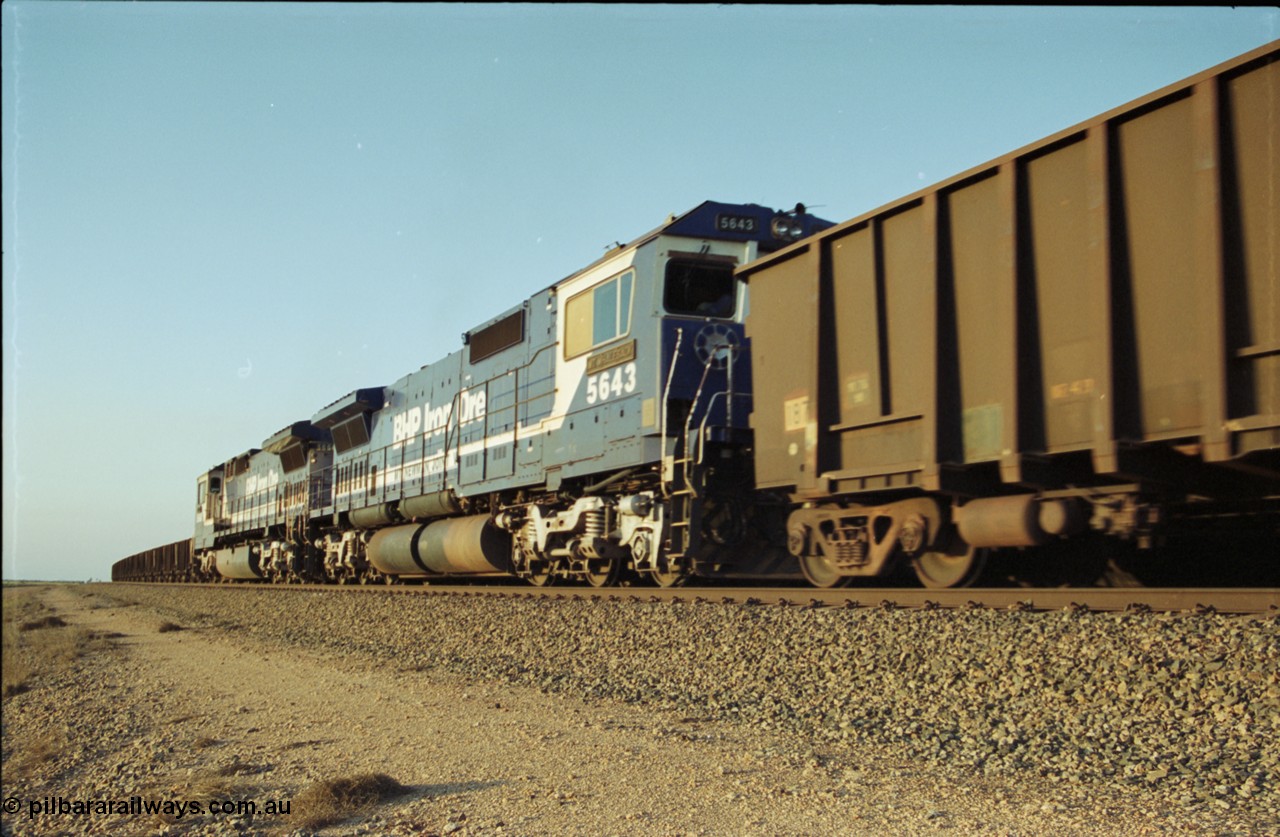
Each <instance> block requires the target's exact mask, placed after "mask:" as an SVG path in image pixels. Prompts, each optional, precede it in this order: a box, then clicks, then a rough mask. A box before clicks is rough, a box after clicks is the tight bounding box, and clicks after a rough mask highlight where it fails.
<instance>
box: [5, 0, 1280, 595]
mask: <svg viewBox="0 0 1280 837" xmlns="http://www.w3.org/2000/svg"><path fill="white" fill-rule="evenodd" d="M0 11H2V15H3V18H2V24H3V30H2V34H3V114H2V118H3V218H4V227H3V236H4V242H3V243H4V265H3V269H4V300H3V301H4V321H3V332H4V530H3V570H4V577H5V578H52V579H84V578H89V577H98V578H102V577H105V576H107V575H108V573H109V568H110V565H111V563H112V562H113V561H115V560H117V559H119V558H121V557H123V556H125V555H127V554H130V553H133V552H137V551H140V550H143V549H146V548H149V547H151V546H156V545H159V544H162V543H168V542H170V541H174V540H177V539H179V538H183V537H189V536H190V533H191V525H190V524H191V522H192V520H193V517H194V502H195V499H194V498H195V478H196V475H197V474H198V473H200V472H201V471H203V470H206V469H207V468H208V467H210V466H212V465H214V464H216V463H219V462H222V461H224V460H225V459H227V458H229V457H230V456H232V455H235V454H237V453H239V452H242V451H244V450H246V449H247V448H249V447H253V446H258V445H260V444H261V442H262V440H263V439H265V438H266V437H267V436H269V435H271V434H272V433H273V432H275V431H276V430H278V429H280V428H281V427H283V426H285V425H286V424H288V423H290V422H292V421H295V420H299V419H305V418H309V417H310V416H311V415H312V414H313V413H314V412H315V411H316V410H317V409H318V408H320V407H321V406H323V405H325V404H327V403H329V402H330V401H332V400H333V399H335V398H337V397H339V396H341V395H343V394H345V393H347V392H349V391H350V390H352V389H354V388H356V387H361V386H373V385H381V384H385V383H390V382H391V381H394V380H395V379H397V378H399V377H400V376H402V375H404V374H406V373H407V372H410V371H412V370H416V369H417V368H418V367H419V366H421V365H423V364H425V363H429V362H432V361H434V360H436V359H438V358H439V357H441V356H442V355H444V354H445V353H447V352H449V351H452V350H453V349H455V348H456V347H457V346H458V345H459V335H460V334H461V332H462V331H464V330H465V329H467V328H469V327H471V326H474V325H476V324H478V323H480V322H481V321H483V320H485V319H487V318H489V317H491V316H493V315H495V314H497V313H499V312H501V311H502V310H504V309H506V308H508V307H509V306H511V305H513V304H515V303H516V302H518V301H519V300H520V299H522V298H524V297H525V296H527V295H528V294H529V293H531V292H533V291H535V290H538V289H540V288H543V287H545V286H546V285H548V284H550V283H551V282H553V281H555V280H557V279H559V278H561V277H563V276H565V275H567V274H569V273H571V272H573V271H574V270H576V269H577V268H579V267H581V266H583V265H585V264H587V263H589V262H591V261H593V260H594V259H596V258H597V257H598V256H599V255H601V253H602V252H603V250H604V248H605V247H606V245H608V244H610V243H611V242H613V241H615V240H622V241H626V240H628V239H630V238H633V237H635V236H637V235H639V234H641V233H643V232H646V231H647V230H649V229H651V228H653V227H654V226H656V225H657V224H658V223H660V222H661V221H662V220H663V219H664V218H665V217H666V216H667V215H668V214H669V213H672V212H681V211H684V210H686V209H689V208H692V207H693V206H695V205H696V204H698V203H700V202H701V201H703V200H705V199H714V200H722V201H741V202H754V203H761V204H768V205H772V206H775V207H790V206H792V205H794V204H795V203H796V202H797V201H803V202H805V203H807V204H809V205H810V206H818V207H821V209H820V210H819V211H820V213H821V214H823V215H825V216H826V217H828V218H830V219H832V220H837V221H838V220H844V219H846V218H850V217H852V216H854V215H857V214H859V213H861V212H864V211H866V210H869V209H872V208H874V207H876V206H878V205H880V204H883V203H885V202H887V201H890V200H892V199H894V198H897V197H900V196H902V195H905V194H907V193H910V192H913V191H915V190H917V189H920V188H922V187H924V186H926V185H928V184H930V183H933V182H936V181H939V180H942V179H945V178H946V177H949V176H950V175H953V174H955V173H957V172H960V171H962V170H964V169H967V168H969V167H972V166H974V165H977V164H979V163H982V162H985V161H986V160H989V159H991V158H994V157H997V156H1000V155H1001V154H1004V153H1006V152H1009V151H1012V150H1014V149H1015V148H1018V147H1020V146H1022V145H1025V144H1027V143H1029V142H1033V141H1035V140H1037V139H1039V138H1041V137H1043V136H1046V135H1048V134H1050V133H1053V132H1055V131H1057V130H1059V129H1062V128H1065V127H1068V126H1069V125H1072V124H1074V123H1077V122H1080V121H1082V120H1085V119H1088V118H1090V117H1092V116H1095V115H1097V114H1099V113H1101V112H1103V111H1105V110H1108V109H1110V108H1112V107H1115V106H1117V105H1120V104H1123V103H1125V102H1127V101H1129V100H1131V99H1134V98H1137V97H1138V96H1141V95H1143V94H1146V93H1148V92H1151V91H1153V90H1155V89H1157V88H1159V87H1163V86H1165V85H1167V84H1171V83H1173V82H1176V81H1179V80H1180V79H1182V78H1185V77H1186V76H1189V75H1192V74H1194V73H1197V72H1199V71H1201V70H1204V69H1207V68H1208V67H1210V66H1212V65H1214V64H1217V63H1220V62H1222V61H1224V60H1226V59H1229V58H1232V57H1234V56H1235V55H1238V54H1240V53H1242V52H1245V51H1247V50H1249V49H1252V48H1254V47H1256V46H1259V45H1262V44H1264V43H1267V42H1269V41H1272V40H1275V39H1277V38H1280V14H1278V13H1277V12H1276V10H1274V9H1267V8H1243V9H1229V8H1203V9H1195V8H1168V9H1163V8H1134V9H1126V8H1053V9H1035V8H1005V7H999V8H974V7H892V6H888V7H886V6H868V7H857V6H850V7H840V6H816V7H803V6H785V7H781V6H779V7H769V6H730V7H718V6H643V7H639V6H636V7H629V6H615V5H610V6H575V5H548V6H526V5H515V6H505V5H501V6H468V5H458V6H442V5H426V6H414V5H401V4H392V5H382V6H377V5H374V6H368V5H334V6H326V5H292V4H291V5H279V6H276V5H271V4H260V5H259V4H210V5H202V4H187V3H184V4H172V5H170V4H165V3H143V4H123V3H75V4H72V3H65V4H63V3H59V4H52V3H40V2H23V0H9V2H6V3H4V5H3V7H2V10H0Z"/></svg>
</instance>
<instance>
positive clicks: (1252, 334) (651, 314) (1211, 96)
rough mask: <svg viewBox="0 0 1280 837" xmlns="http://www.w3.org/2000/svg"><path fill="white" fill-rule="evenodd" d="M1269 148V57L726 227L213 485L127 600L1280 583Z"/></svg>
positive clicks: (717, 208) (474, 332)
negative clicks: (897, 580) (1105, 571)
mask: <svg viewBox="0 0 1280 837" xmlns="http://www.w3.org/2000/svg"><path fill="white" fill-rule="evenodd" d="M1278 149H1280V42H1277V43H1272V44H1269V45H1267V46H1265V47H1262V48H1259V49H1257V50H1254V51H1253V52H1250V53H1247V54H1245V55H1243V56H1240V57H1239V58H1237V59H1234V60H1232V61H1229V62H1226V63H1225V64H1223V65H1220V66H1219V67H1216V68H1213V69H1211V70H1208V71H1206V72H1204V73H1201V74H1199V75H1197V76H1194V77H1192V78H1190V79H1187V80H1185V81H1183V82H1180V83H1178V84H1174V85H1171V86H1170V87H1167V88H1164V89H1162V90H1159V91H1156V92H1155V93H1152V94H1150V95H1149V96H1145V97H1143V98H1141V99H1139V100H1137V101H1135V102H1132V103H1130V104H1128V105H1125V106H1122V107H1120V108H1117V109H1115V110H1113V111H1111V112H1109V113H1106V114H1103V115H1102V116H1099V117H1097V118H1096V119H1093V120H1089V121H1088V122H1085V123H1082V124H1080V125H1077V126H1074V127H1072V128H1068V129H1066V130H1064V131H1061V132H1059V133H1057V134H1054V135H1053V136H1050V137H1047V138H1045V139H1044V140H1042V141H1040V142H1038V143H1034V144H1032V145H1030V146H1027V147H1026V148H1023V149H1021V150H1019V151H1016V152H1014V153H1012V154H1010V155H1006V156H1005V157H1002V158H999V159H997V160H995V161H992V162H991V163H988V164H985V165H983V166H979V167H976V168H974V169H971V170H969V171H967V172H964V173H962V174H960V175H957V176H956V177H953V178H950V179H949V180H947V181H944V182H943V183H940V184H937V185H935V186H932V187H930V188H928V189H925V190H922V191H921V192H917V193H915V194H913V195H909V196H907V197H904V198H903V199H901V200H898V201H894V202H893V203H891V204H889V205H887V206H884V207H881V208H879V209H877V210H874V211H872V212H869V213H866V214H864V215H861V216H859V217H857V218H854V219H851V220H849V221H846V222H844V223H841V224H839V225H836V224H832V223H831V222H828V221H825V220H823V219H821V218H818V217H815V216H814V215H813V214H811V213H809V212H808V211H806V209H805V207H804V206H803V205H797V206H796V207H795V208H794V209H793V210H790V211H785V212H783V211H774V210H770V209H766V208H764V207H762V206H758V205H754V204H724V203H714V202H707V203H704V204H702V205H700V206H698V207H696V208H694V209H693V210H691V211H689V212H687V213H685V214H683V215H680V216H672V217H670V218H668V219H667V221H666V222H665V223H664V224H662V225H661V226H659V227H658V228H657V229H655V230H653V231H652V232H650V233H648V234H646V235H644V236H641V237H640V238H638V239H636V240H634V241H632V242H631V243H630V244H627V245H625V246H623V245H619V246H617V247H615V248H614V249H612V250H611V251H609V252H608V253H606V255H605V256H604V257H602V258H601V259H599V260H597V261H596V262H595V263H593V264H591V265H590V266H588V267H587V268H585V269H583V270H581V271H579V272H577V273H575V274H573V275H571V276H569V277H567V278H565V279H563V280H561V281H559V282H556V283H555V284H553V285H551V286H550V287H547V288H546V289H544V290H542V291H541V292H539V293H537V294H534V295H533V296H531V297H529V298H528V299H527V300H525V301H523V302H521V303H520V304H519V305H517V306H515V307H514V308H511V309H509V310H507V311H505V312H503V313H502V314H500V315H498V316H497V317H495V318H493V319H492V320H490V321H488V322H485V323H482V324H481V325H479V326H477V327H476V328H474V329H471V330H470V331H468V332H466V333H465V334H464V336H463V341H462V347H461V348H460V349H459V350H458V351H457V352H454V353H453V354H450V355H449V356H447V357H445V358H443V359H441V360H439V361H438V362H435V363H432V364H430V365H427V366H424V367H422V368H421V369H420V370H418V371H417V372H413V373H411V374H409V375H406V376H405V377H403V378H401V379H400V380H398V381H396V382H394V383H392V384H389V385H384V386H369V387H363V388H360V389H357V390H355V391H353V392H351V393H350V394H348V395H346V396H344V397H343V398H340V399H338V400H337V401H334V402H333V403H331V404H329V405H328V406H326V407H324V408H323V409H321V410H319V411H318V412H317V413H315V414H314V415H313V416H311V417H310V418H309V419H307V420H303V421H298V422H295V423H293V424H291V425H289V426H288V427H286V428H284V429H282V430H281V431H279V432H278V433H276V434H275V435H273V436H271V437H270V438H268V439H266V440H265V441H264V442H263V444H262V447H261V448H254V449H251V450H248V451H246V452H244V453H243V454H241V455H239V456H237V457H235V458H233V459H231V460H228V461H227V462H224V463H222V464H220V465H218V466H216V467H214V468H211V469H210V470H209V471H208V472H206V473H204V474H202V475H201V476H200V477H199V479H198V481H197V503H196V516H195V530H194V536H193V538H192V539H191V540H190V542H189V543H187V542H180V543H179V544H174V545H170V546H168V547H161V548H158V549H157V550H149V551H148V552H146V553H140V554H139V555H135V556H130V557H129V558H126V559H124V560H123V561H120V562H117V564H116V566H115V567H114V568H113V574H112V577H113V579H118V580H160V579H171V580H184V579H188V580H195V579H212V578H222V579H240V580H253V579H266V580H271V581H286V582H287V581H301V580H325V581H334V582H338V583H351V582H356V583H367V582H370V581H388V582H394V581H400V580H406V579H424V580H429V579H433V578H458V577H486V576H507V577H511V576H514V577H519V578H523V579H527V580H528V581H529V582H531V583H533V584H538V585H543V584H549V583H552V582H554V581H557V580H561V579H564V580H578V581H583V582H586V583H588V584H591V585H594V586H606V585H612V584H615V583H617V582H618V581H619V580H620V579H621V578H622V577H623V576H624V575H625V576H628V577H639V578H641V579H647V580H649V581H651V582H653V583H656V584H658V585H662V586H671V585H678V584H681V583H683V582H684V581H686V580H687V579H689V578H692V577H703V578H759V577H770V578H774V579H795V580H800V579H805V580H807V581H808V582H809V583H811V584H814V585H818V586H824V587H827V586H836V585H842V584H846V583H849V582H850V581H851V580H855V579H859V578H862V579H869V578H880V577H884V576H886V575H888V574H891V573H894V572H898V571H902V570H904V569H905V570H907V571H914V574H915V576H916V578H918V579H919V581H920V582H921V583H923V584H925V585H926V586H934V587H951V586H959V585H964V584H968V583H971V582H972V581H973V580H974V579H975V578H976V577H977V576H978V574H979V573H980V572H981V571H982V569H983V567H984V564H985V563H986V561H987V558H988V557H990V556H995V557H997V559H998V560H1000V561H1004V562H1005V564H1006V567H1005V570H1007V571H1008V572H1009V573H1010V574H1011V575H1012V576H1014V577H1018V578H1021V579H1024V580H1025V579H1032V578H1035V577H1037V576H1038V575H1040V574H1042V573H1041V571H1043V570H1054V569H1056V568H1058V567H1059V566H1060V565H1068V564H1071V563H1072V562H1074V561H1076V560H1077V559H1079V558H1080V557H1081V556H1085V557H1086V558H1088V559H1089V560H1088V561H1085V563H1086V564H1088V563H1090V561H1092V560H1093V559H1097V558H1100V557H1106V556H1108V555H1110V554H1112V553H1111V552H1110V551H1109V549H1108V546H1109V545H1114V544H1124V545H1126V549H1127V547H1128V546H1136V547H1148V546H1153V545H1157V544H1159V543H1161V542H1163V541H1166V540H1167V539H1168V538H1169V537H1171V536H1173V535H1178V534H1179V533H1186V532H1190V533H1193V534H1195V533H1201V532H1209V533H1211V534H1210V535H1209V537H1208V538H1207V539H1202V540H1200V541H1198V543H1201V544H1205V543H1208V544H1209V545H1211V546H1212V545H1213V544H1214V543H1215V542H1216V541H1215V539H1220V538H1221V537H1224V536H1223V535H1222V534H1221V533H1223V532H1224V531H1225V532H1226V533H1227V534H1239V533H1245V534H1247V535H1248V536H1249V537H1250V538H1251V539H1252V540H1251V541H1250V543H1251V544H1253V546H1251V547H1249V549H1250V550H1251V554H1250V555H1249V558H1250V559H1251V560H1252V561H1253V562H1254V563H1253V564H1252V566H1254V567H1257V568H1258V569H1257V571H1256V572H1257V575H1256V576H1255V578H1256V580H1260V581H1263V582H1264V583H1274V578H1275V575H1276V572H1277V568H1278V567H1280V558H1278V557H1277V555H1280V550H1278V549H1276V544H1277V543H1280V527H1278V526H1277V518H1278V516H1280V303H1278V302H1277V300H1278V299H1280V258H1278V252H1277V251H1278V249H1280V242H1278V239H1280V235H1278V234H1277V230H1280V200H1278V199H1277V194H1278V193H1280V189H1278V188H1277V187H1278V185H1280V150H1278ZM838 162H839V161H835V163H833V164H838ZM748 290H749V291H750V296H748ZM184 545H185V546H184ZM1201 562H1202V563H1203V559H1201ZM1129 567H1130V568H1131V569H1135V568H1142V567H1143V564H1142V562H1141V561H1136V562H1133V561H1131V562H1130V563H1129ZM1005 570H1002V571H1005ZM1155 570H1156V571H1155V573H1154V574H1153V577H1155V578H1159V577H1160V566H1159V561H1158V560H1157V561H1156V564H1155ZM1250 572H1253V571H1252V570H1251V571H1250ZM1047 576H1048V577H1050V578H1053V577H1054V576H1053V573H1052V572H1049V573H1047ZM1246 576H1247V574H1246ZM1166 580H1167V577H1166Z"/></svg>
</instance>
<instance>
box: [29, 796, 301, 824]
mask: <svg viewBox="0 0 1280 837" xmlns="http://www.w3.org/2000/svg"><path fill="white" fill-rule="evenodd" d="M24 808H25V809H26V811H27V817H28V818H29V819H35V818H36V817H39V816H42V815H43V816H55V817H56V816H61V817H76V818H81V817H84V818H88V817H94V818H97V817H140V816H143V815H164V816H168V817H174V818H175V819H182V818H183V817H202V816H205V815H206V814H207V815H210V816H216V817H254V816H257V815H259V814H262V815H267V816H281V815H285V814H288V813H289V808H290V800H288V799H269V800H265V801H263V802H258V801H255V800H252V799H205V800H198V799H146V798H143V797H141V796H130V797H128V798H127V799H74V798H68V797H65V796H45V797H41V798H39V799H19V798H18V797H16V796H10V797H8V798H7V799H5V801H4V812H5V813H6V814H16V813H18V812H19V811H22V810H23V809H24Z"/></svg>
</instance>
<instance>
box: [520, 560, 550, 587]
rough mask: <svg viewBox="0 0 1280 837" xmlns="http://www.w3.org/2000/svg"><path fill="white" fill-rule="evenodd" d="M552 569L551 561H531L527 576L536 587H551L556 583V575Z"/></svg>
mask: <svg viewBox="0 0 1280 837" xmlns="http://www.w3.org/2000/svg"><path fill="white" fill-rule="evenodd" d="M551 569H552V567H551V562H550V561H530V562H529V574H528V575H527V576H525V578H527V579H528V580H529V583H530V584H532V585H533V586H534V587H550V586H551V585H553V584H555V583H556V577H555V575H554V574H553V573H552V571H551Z"/></svg>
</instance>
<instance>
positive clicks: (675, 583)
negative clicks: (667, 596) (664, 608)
mask: <svg viewBox="0 0 1280 837" xmlns="http://www.w3.org/2000/svg"><path fill="white" fill-rule="evenodd" d="M657 563H658V566H657V569H653V570H650V571H648V572H647V573H645V575H647V576H649V577H650V578H652V579H653V583H654V584H656V585H658V586H659V587H663V588H667V589H670V588H672V587H682V586H684V584H685V582H687V581H688V580H689V574H688V573H687V572H685V571H684V570H683V569H680V568H674V567H672V566H671V562H670V561H669V560H668V559H666V558H660V559H658V562H657Z"/></svg>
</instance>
